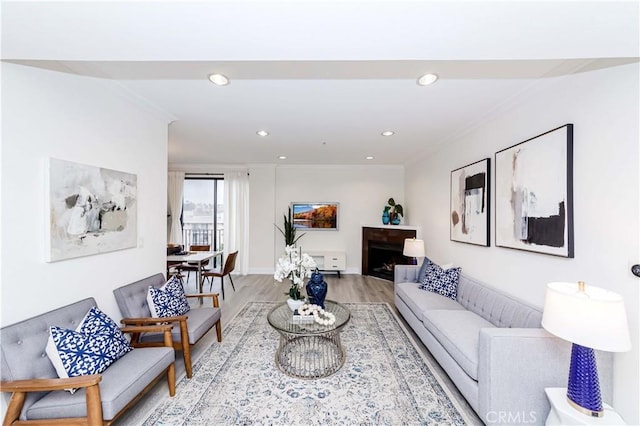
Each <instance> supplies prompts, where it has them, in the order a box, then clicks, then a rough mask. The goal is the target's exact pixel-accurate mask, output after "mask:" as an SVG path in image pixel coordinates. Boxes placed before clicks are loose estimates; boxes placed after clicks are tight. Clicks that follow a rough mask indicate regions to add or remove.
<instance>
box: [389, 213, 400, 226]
mask: <svg viewBox="0 0 640 426" xmlns="http://www.w3.org/2000/svg"><path fill="white" fill-rule="evenodd" d="M400 220H401V219H400V216H398V215H396V216H395V217H394V218H393V219H392V220H391V224H392V225H400Z"/></svg>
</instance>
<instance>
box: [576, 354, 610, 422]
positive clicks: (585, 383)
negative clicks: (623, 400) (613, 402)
mask: <svg viewBox="0 0 640 426" xmlns="http://www.w3.org/2000/svg"><path fill="white" fill-rule="evenodd" d="M567 398H569V400H570V401H571V402H573V403H574V404H576V405H577V406H579V407H580V408H582V410H583V411H585V414H587V415H589V416H592V417H598V416H599V415H601V413H602V399H601V397H600V383H599V381H598V368H597V366H596V356H595V354H594V352H593V349H591V348H586V347H584V346H580V345H578V344H576V343H574V344H573V346H572V347H571V365H570V367H569V384H568V386H567Z"/></svg>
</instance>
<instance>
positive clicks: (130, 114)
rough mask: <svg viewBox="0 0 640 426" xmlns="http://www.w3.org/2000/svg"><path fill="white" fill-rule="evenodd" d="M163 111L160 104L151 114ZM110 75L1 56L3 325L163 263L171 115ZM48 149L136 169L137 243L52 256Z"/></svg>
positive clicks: (108, 301) (114, 311) (105, 300)
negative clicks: (49, 259)
mask: <svg viewBox="0 0 640 426" xmlns="http://www.w3.org/2000/svg"><path fill="white" fill-rule="evenodd" d="M153 114H155V113H153ZM153 114H152V113H151V111H149V110H147V109H146V107H143V106H142V105H140V104H138V103H136V101H134V99H130V98H129V97H128V95H127V94H126V93H125V92H123V91H121V89H119V88H118V87H117V86H115V85H113V84H112V83H111V82H109V81H101V80H97V79H93V78H86V77H79V76H75V75H70V74H62V73H56V72H51V71H44V70H40V69H36V68H30V67H23V66H19V65H13V64H5V63H3V64H2V170H1V174H2V195H1V197H2V198H1V199H2V237H1V238H2V239H1V241H2V264H1V265H2V271H1V275H0V278H1V288H2V301H1V305H2V317H1V321H2V324H3V325H6V324H10V323H14V322H16V321H19V320H22V319H25V318H29V317H31V316H34V315H37V314H40V313H43V312H46V311H48V310H50V309H53V308H57V307H59V306H62V305H64V304H68V303H72V302H75V301H78V300H80V299H83V298H85V297H90V296H92V297H95V298H96V300H97V302H98V305H99V306H100V308H101V309H102V310H104V311H105V312H106V313H107V314H108V315H110V316H111V317H113V318H114V319H116V320H119V319H120V318H121V315H120V312H119V311H118V308H117V305H116V303H115V299H114V297H113V294H112V290H113V289H114V288H116V287H119V286H121V285H124V284H128V283H130V282H132V281H134V280H137V279H141V278H144V277H146V276H149V275H151V274H154V273H157V272H163V271H164V268H165V256H166V254H165V244H166V236H165V234H164V233H163V232H158V230H163V229H164V228H165V226H166V220H167V219H166V209H167V208H166V205H167V201H166V197H167V195H166V194H167V187H166V182H167V119H166V117H159V116H156V115H153ZM48 157H54V158H59V159H64V160H69V161H74V162H78V163H84V164H90V165H95V166H100V167H106V168H110V169H115V170H120V171H125V172H129V173H135V174H136V175H137V179H138V247H137V248H132V249H127V250H120V251H116V252H111V253H105V254H99V255H94V256H88V257H82V258H76V259H69V260H63V261H59V262H53V263H46V262H45V261H44V250H45V239H44V234H45V232H44V227H45V221H46V218H47V207H46V206H45V203H44V199H45V173H44V166H45V162H46V159H47V158H48Z"/></svg>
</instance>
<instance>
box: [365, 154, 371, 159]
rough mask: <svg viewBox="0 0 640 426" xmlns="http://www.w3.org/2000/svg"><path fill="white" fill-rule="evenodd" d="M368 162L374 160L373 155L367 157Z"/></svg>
mask: <svg viewBox="0 0 640 426" xmlns="http://www.w3.org/2000/svg"><path fill="white" fill-rule="evenodd" d="M365 159H366V160H373V157H372V156H371V155H369V156H367V157H365Z"/></svg>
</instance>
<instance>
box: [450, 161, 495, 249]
mask: <svg viewBox="0 0 640 426" xmlns="http://www.w3.org/2000/svg"><path fill="white" fill-rule="evenodd" d="M490 161H491V160H490V159H489V158H485V159H484V160H480V161H478V162H475V163H473V164H469V165H468V166H464V167H461V168H459V169H456V170H454V171H452V172H451V214H450V217H449V223H450V227H449V230H450V231H449V235H450V239H451V240H452V241H459V242H462V243H469V244H477V245H480V246H489V199H490V197H489V171H490V167H489V164H490Z"/></svg>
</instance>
